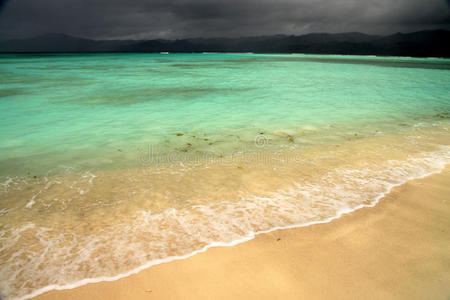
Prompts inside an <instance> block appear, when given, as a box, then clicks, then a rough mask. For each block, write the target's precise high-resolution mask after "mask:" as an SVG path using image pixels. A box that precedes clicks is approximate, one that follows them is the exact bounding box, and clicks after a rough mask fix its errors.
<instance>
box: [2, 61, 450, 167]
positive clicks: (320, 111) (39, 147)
mask: <svg viewBox="0 0 450 300" xmlns="http://www.w3.org/2000/svg"><path fill="white" fill-rule="evenodd" d="M449 70H450V62H449V61H448V60H442V59H413V58H376V57H347V56H312V55H249V54H176V55H172V54H170V55H159V54H89V55H45V56H39V55H35V56H34V55H26V56H22V55H2V56H0V78H1V85H0V98H1V101H0V128H1V131H0V164H1V166H2V168H1V171H0V172H1V175H11V174H27V173H30V174H31V173H32V174H36V175H39V174H45V172H48V171H49V170H50V169H54V168H57V167H59V166H73V165H76V166H77V167H81V168H83V169H103V168H114V167H122V166H132V165H136V164H138V163H139V159H138V157H139V151H140V150H142V149H145V147H147V146H148V145H151V146H152V147H155V149H158V153H166V152H167V151H171V150H173V149H182V148H183V147H184V146H185V144H186V143H187V142H190V143H191V144H192V145H193V147H191V148H190V150H192V149H195V150H197V151H214V152H220V153H222V152H223V153H229V152H231V151H233V150H236V148H238V147H239V143H243V142H247V143H248V144H249V145H251V143H252V141H253V139H254V136H255V134H257V133H259V132H264V133H273V132H276V131H277V130H278V131H280V130H284V131H286V132H293V133H298V132H301V131H303V130H309V129H312V130H313V131H314V132H318V133H319V135H315V136H310V137H311V140H306V141H303V142H302V144H303V145H306V144H309V143H312V144H315V143H318V142H320V141H326V140H327V138H333V139H336V138H339V136H340V137H342V138H344V135H346V134H353V133H354V132H356V133H359V134H369V133H372V132H373V131H374V130H380V131H396V130H401V129H402V128H399V127H401V126H403V127H411V126H413V125H415V124H417V123H419V122H425V123H427V122H428V123H429V122H433V120H434V119H436V116H437V117H438V119H439V116H441V115H440V114H444V115H442V116H443V117H445V118H448V115H447V114H448V112H449V111H450V101H449V97H448V92H449V91H448V85H449V82H450V72H449ZM399 124H402V125H401V126H399ZM403 129H404V128H403ZM177 133H183V134H185V135H186V136H185V137H184V138H183V139H181V138H177V136H176V134H177ZM188 135H190V136H191V137H192V135H195V136H196V137H202V138H205V136H207V137H206V138H208V141H207V143H205V141H201V140H198V139H197V140H196V139H195V138H193V139H191V141H186V137H187V136H188ZM313 138H314V139H313ZM210 143H213V144H212V145H210Z"/></svg>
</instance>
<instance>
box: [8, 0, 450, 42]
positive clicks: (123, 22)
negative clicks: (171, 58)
mask: <svg viewBox="0 0 450 300" xmlns="http://www.w3.org/2000/svg"><path fill="white" fill-rule="evenodd" d="M0 1H1V0H0ZM3 4H4V5H3V7H1V6H0V9H1V11H0V37H1V38H13V37H25V36H33V35H38V34H42V33H54V32H62V33H67V34H72V35H78V36H85V37H92V38H178V37H194V36H245V35H262V34H277V33H283V34H302V33H307V32H317V31H322V32H323V31H327V32H342V31H361V32H367V33H381V34H384V33H391V32H396V31H413V30H421V29H428V28H437V27H444V28H448V27H449V25H450V17H449V16H450V8H449V7H450V0H428V1H424V0H395V1H393V0H332V1H326V0H259V1H257V0H178V1H175V0H167V1H163V0H148V1H145V0H128V1H124V0H79V1H73V0H39V1H37V0H9V1H7V2H6V3H3Z"/></svg>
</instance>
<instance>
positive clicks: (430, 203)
mask: <svg viewBox="0 0 450 300" xmlns="http://www.w3.org/2000/svg"><path fill="white" fill-rule="evenodd" d="M36 299H58V300H59V299H80V300H81V299H83V300H85V299H127V300H129V299H133V300H135V299H450V170H449V168H447V169H446V170H444V171H443V172H442V173H441V174H438V175H432V176H429V177H427V178H425V179H420V180H415V181H412V182H409V183H407V184H405V185H403V186H401V187H398V188H395V189H394V190H393V191H392V192H391V193H390V194H389V195H388V196H387V197H385V198H384V199H382V200H381V201H380V203H379V204H378V205H377V206H376V207H374V208H364V209H361V210H358V211H356V212H354V213H352V214H349V215H346V216H344V217H342V218H340V219H338V220H335V221H333V222H331V223H327V224H322V225H314V226H309V227H304V228H298V229H291V230H281V231H276V232H273V233H270V234H264V235H259V236H258V237H257V238H256V239H254V240H252V241H250V242H246V243H243V244H240V245H237V246H234V247H220V248H213V249H209V250H208V251H206V252H205V253H201V254H198V255H195V256H193V257H191V258H188V259H185V260H179V261H174V262H170V263H166V264H162V265H158V266H154V267H152V268H149V269H147V270H145V271H142V272H140V273H139V274H137V275H133V276H130V277H127V278H124V279H121V280H118V281H115V282H101V283H96V284H89V285H85V286H82V287H79V288H76V289H72V290H64V291H51V292H49V293H46V294H44V295H41V296H40V297H37V298H36Z"/></svg>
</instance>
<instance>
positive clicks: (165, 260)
mask: <svg viewBox="0 0 450 300" xmlns="http://www.w3.org/2000/svg"><path fill="white" fill-rule="evenodd" d="M446 165H447V164H445V163H444V164H442V165H441V166H440V169H439V170H437V171H435V172H429V173H426V174H424V175H421V176H417V177H413V176H410V177H408V178H407V179H406V180H405V181H403V182H401V183H397V184H390V185H389V187H388V188H387V190H386V192H384V193H380V195H378V197H376V198H375V201H373V203H370V204H360V205H358V206H356V207H355V208H352V209H344V210H341V211H340V212H338V214H337V215H336V216H334V217H330V218H327V219H324V220H321V221H313V222H308V223H303V224H296V225H289V226H277V227H273V228H272V229H268V230H262V231H257V232H252V233H250V234H249V235H247V236H246V237H244V238H242V239H238V240H235V241H232V242H229V243H223V242H214V243H211V244H209V245H206V246H204V247H203V248H201V249H199V250H196V251H194V252H191V253H189V254H186V255H181V256H170V257H166V258H162V259H156V260H152V261H149V262H148V263H146V264H144V265H142V266H139V267H137V268H135V269H133V270H131V271H128V272H126V273H122V274H119V275H116V276H111V277H106V276H104V277H96V278H86V279H83V280H80V281H77V282H74V283H71V284H65V285H49V286H46V287H43V288H41V289H38V290H36V291H34V292H32V293H30V294H28V295H25V296H23V297H21V298H13V299H14V300H26V299H30V298H33V297H36V296H38V295H41V294H43V293H46V292H49V291H52V290H68V289H74V288H77V287H80V286H83V285H86V284H89V283H97V282H102V281H116V280H119V279H122V278H125V277H128V276H131V275H134V274H137V273H139V272H140V271H143V270H145V269H148V268H150V267H152V266H155V265H159V264H163V263H168V262H171V261H175V260H182V259H186V258H189V257H192V256H194V255H196V254H198V253H203V252H205V251H206V250H208V249H209V248H213V247H231V246H235V245H238V244H241V243H244V242H247V241H250V240H253V239H254V238H255V237H256V236H257V235H259V234H265V233H270V232H273V231H276V230H283V229H294V228H301V227H307V226H311V225H316V224H326V223H330V222H331V221H333V220H336V219H339V218H340V217H342V216H343V215H345V214H349V213H352V212H354V211H356V210H359V209H361V208H365V207H374V206H376V205H377V204H378V202H379V201H380V200H381V199H382V198H384V197H385V196H386V195H387V194H389V193H390V192H391V190H392V189H393V188H395V187H398V186H401V185H403V184H405V183H407V182H408V181H411V180H416V179H421V178H425V177H427V176H430V175H433V174H439V173H441V172H442V171H443V170H444V168H445V166H446Z"/></svg>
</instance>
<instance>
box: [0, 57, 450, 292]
mask: <svg viewBox="0 0 450 300" xmlns="http://www.w3.org/2000/svg"><path fill="white" fill-rule="evenodd" d="M449 87H450V61H449V60H446V59H439V58H405V57H370V56H337V55H335V56H334V55H302V54H295V55H260V54H214V53H210V54H125V53H124V54H26V55H20V54H1V55H0V292H1V295H2V297H4V298H5V299H27V298H30V297H32V296H35V295H38V294H41V293H43V292H45V291H48V290H51V289H63V288H71V287H75V286H79V285H82V284H86V283H88V282H96V281H102V280H115V279H118V278H121V277H124V276H127V275H129V274H132V273H136V272H138V271H139V270H142V269H144V268H147V267H150V266H152V265H154V264H158V263H162V262H166V261H170V260H174V259H182V258H184V257H188V256H190V255H193V254H195V253H198V252H200V251H204V250H206V249H207V248H209V247H211V246H227V245H234V244H236V243H239V242H242V241H246V240H249V239H252V238H253V237H254V236H255V235H256V234H258V233H262V232H269V231H272V230H276V229H282V228H292V227H299V226H308V225H313V224H317V223H323V222H329V221H331V220H333V219H335V218H338V217H340V216H341V215H342V214H344V213H348V212H351V211H354V210H356V209H358V208H361V207H367V206H374V205H376V203H377V202H378V201H379V199H381V198H382V197H383V196H384V195H385V194H386V193H388V192H389V191H390V189H391V188H392V187H394V186H398V185H401V184H403V183H405V182H406V181H408V180H411V179H414V178H420V177H424V176H427V175H429V174H433V173H438V172H440V171H441V170H442V169H443V168H444V167H445V165H446V164H448V163H449V162H450V132H449V130H450V93H449V92H450V88H449Z"/></svg>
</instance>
